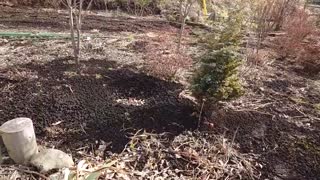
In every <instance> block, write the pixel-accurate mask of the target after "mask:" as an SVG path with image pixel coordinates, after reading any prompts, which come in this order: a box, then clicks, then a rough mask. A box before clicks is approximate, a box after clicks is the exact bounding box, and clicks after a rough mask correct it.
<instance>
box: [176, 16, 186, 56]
mask: <svg viewBox="0 0 320 180" xmlns="http://www.w3.org/2000/svg"><path fill="white" fill-rule="evenodd" d="M185 22H186V18H184V17H183V18H182V20H181V27H180V30H179V38H178V47H177V51H178V52H180V48H181V41H182V35H183V31H184V27H185Z"/></svg>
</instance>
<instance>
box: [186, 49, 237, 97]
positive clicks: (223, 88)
mask: <svg viewBox="0 0 320 180" xmlns="http://www.w3.org/2000/svg"><path fill="white" fill-rule="evenodd" d="M240 63H241V58H240V55H239V54H238V52H237V51H236V49H235V48H233V47H227V48H222V49H220V50H217V51H213V52H209V53H207V54H205V55H204V56H203V57H202V58H201V64H200V67H199V68H198V69H197V70H196V72H195V75H194V78H193V80H192V92H193V94H194V95H195V96H196V97H197V98H198V99H201V100H202V99H210V100H213V101H219V100H229V99H232V98H235V97H238V96H240V95H241V94H242V93H243V89H242V86H241V84H240V82H239V79H238V77H237V67H238V66H239V65H240Z"/></svg>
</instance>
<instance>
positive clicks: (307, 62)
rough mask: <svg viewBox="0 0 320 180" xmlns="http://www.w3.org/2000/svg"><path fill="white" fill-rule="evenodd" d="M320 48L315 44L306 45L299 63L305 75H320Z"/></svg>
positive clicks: (299, 57) (300, 55) (299, 56)
mask: <svg viewBox="0 0 320 180" xmlns="http://www.w3.org/2000/svg"><path fill="white" fill-rule="evenodd" d="M319 57H320V47H319V46H317V45H315V44H305V46H304V48H303V49H302V50H301V51H300V53H299V55H298V58H297V59H298V63H299V64H300V65H302V67H303V70H304V72H305V73H307V74H309V75H317V74H319V73H320V59H319Z"/></svg>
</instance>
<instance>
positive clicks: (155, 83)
mask: <svg viewBox="0 0 320 180" xmlns="http://www.w3.org/2000/svg"><path fill="white" fill-rule="evenodd" d="M81 64H82V67H81V68H80V72H78V70H77V68H76V67H75V65H74V64H73V63H72V61H71V58H68V57H66V58H60V59H56V60H53V61H51V62H49V63H47V64H42V65H41V64H35V63H29V64H26V65H21V66H20V67H17V68H16V69H17V70H18V72H20V73H21V72H25V73H29V74H32V77H33V78H25V77H22V80H20V81H17V82H15V83H10V82H4V83H2V84H1V87H0V88H1V89H5V88H7V89H8V88H9V90H8V91H2V92H1V93H0V101H1V102H2V103H1V104H0V116H1V117H2V119H1V120H2V122H1V123H3V122H4V121H6V120H10V119H12V118H15V117H21V116H25V117H30V118H32V120H33V121H34V125H35V127H36V133H37V136H38V138H39V142H40V144H42V145H47V146H51V147H52V146H54V147H56V148H60V149H62V150H68V149H69V150H71V152H74V151H76V149H78V148H82V147H85V146H91V145H92V146H94V145H99V143H98V144H96V143H95V142H100V141H104V142H106V143H109V142H110V143H111V145H110V146H108V148H107V150H111V151H114V152H119V151H121V150H122V149H123V147H124V146H125V144H126V143H127V142H128V138H127V136H128V134H129V133H133V132H135V131H136V130H139V129H145V130H147V131H149V132H156V133H161V132H169V133H170V134H172V135H173V136H174V135H177V134H179V133H180V132H182V131H183V130H186V129H194V128H196V124H197V118H196V117H194V116H192V114H193V113H194V111H196V108H195V107H194V105H193V103H192V102H190V101H188V100H186V99H181V98H179V93H180V92H181V91H182V89H183V87H182V86H181V85H179V84H176V83H172V82H167V81H163V80H160V79H158V78H155V77H152V76H148V75H146V74H144V73H141V72H137V71H136V70H135V68H133V67H119V65H117V63H115V62H112V61H107V60H97V59H90V60H88V61H84V62H82V63H81ZM7 72H10V69H8V70H7ZM26 77H27V76H26ZM90 148H93V149H95V147H90Z"/></svg>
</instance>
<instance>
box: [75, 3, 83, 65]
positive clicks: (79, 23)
mask: <svg viewBox="0 0 320 180" xmlns="http://www.w3.org/2000/svg"><path fill="white" fill-rule="evenodd" d="M82 5H83V0H80V4H79V14H78V21H77V48H76V49H77V56H76V63H77V64H79V57H80V53H81V51H80V46H81V37H80V36H81V23H82V22H81V19H82V16H81V14H82Z"/></svg>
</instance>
